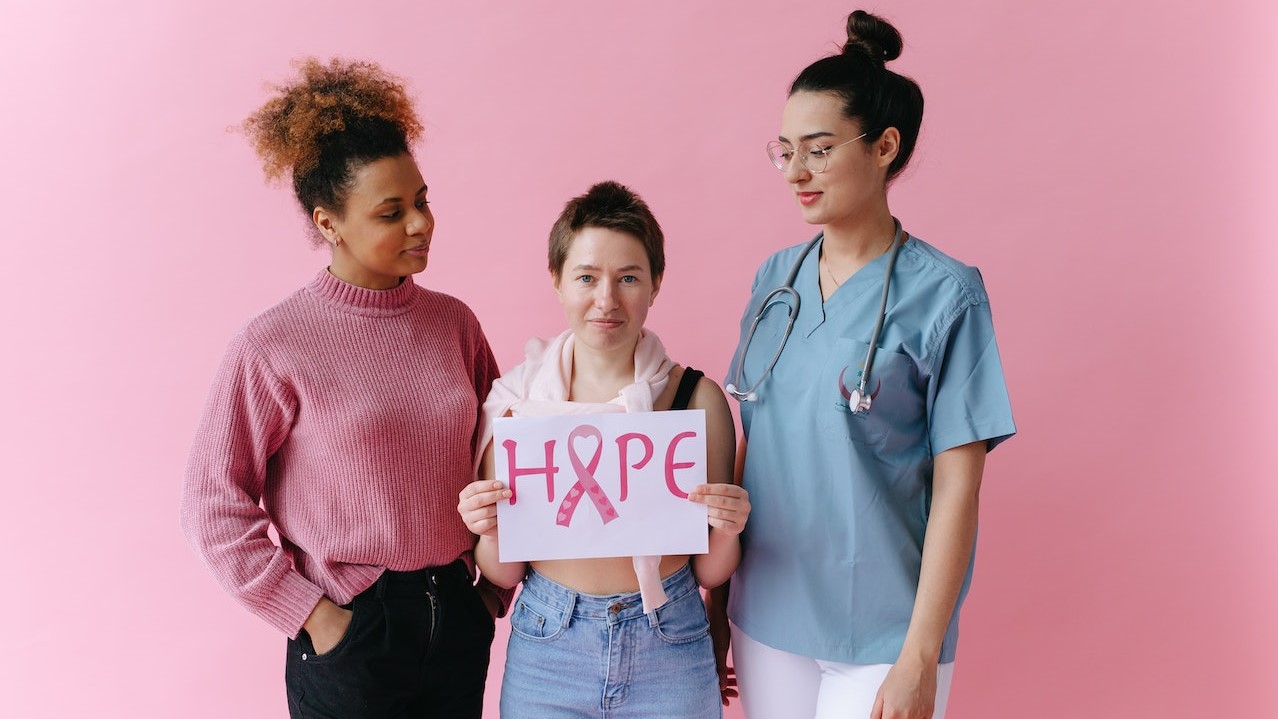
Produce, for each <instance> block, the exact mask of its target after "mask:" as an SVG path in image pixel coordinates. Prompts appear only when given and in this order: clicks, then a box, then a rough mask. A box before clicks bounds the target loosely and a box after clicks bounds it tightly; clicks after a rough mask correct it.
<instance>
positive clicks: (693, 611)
mask: <svg viewBox="0 0 1278 719" xmlns="http://www.w3.org/2000/svg"><path fill="white" fill-rule="evenodd" d="M656 614H657V621H656V623H655V626H656V630H657V635H658V636H660V637H661V639H662V640H663V641H664V642H666V643H667V644H687V643H688V642H695V641H697V640H698V639H702V638H704V637H706V636H709V634H710V620H708V619H707V618H706V605H705V604H704V603H703V602H702V601H701V592H699V591H693V592H688V593H687V594H685V595H684V596H682V597H680V598H678V599H676V600H674V601H671V602H667V603H666V604H665V605H663V606H661V607H659V608H658V609H657V612H656Z"/></svg>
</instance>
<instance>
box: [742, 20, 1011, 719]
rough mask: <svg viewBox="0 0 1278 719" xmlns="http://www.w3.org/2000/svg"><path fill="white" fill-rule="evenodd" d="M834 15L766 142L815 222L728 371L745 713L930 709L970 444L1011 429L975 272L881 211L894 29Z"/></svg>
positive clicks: (907, 126) (952, 640)
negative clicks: (734, 401) (737, 410)
mask: <svg viewBox="0 0 1278 719" xmlns="http://www.w3.org/2000/svg"><path fill="white" fill-rule="evenodd" d="M847 29H848V40H847V44H846V45H845V46H844V48H843V52H842V53H841V54H839V55H836V56H832V57H827V58H824V59H821V60H818V61H816V62H814V63H813V64H811V65H809V66H808V67H807V68H806V69H804V70H803V72H802V73H801V74H800V75H799V76H798V78H796V79H795V81H794V83H793V85H792V86H791V88H790V95H789V98H788V100H787V102H786V105H785V110H784V112H783V113H782V116H781V128H780V134H779V136H778V138H777V140H776V141H774V142H772V143H770V144H769V154H770V155H771V158H772V160H773V163H774V164H775V165H776V166H777V167H778V168H779V169H780V170H781V171H782V173H783V176H784V177H785V181H786V183H787V184H788V186H789V189H790V190H791V191H792V192H793V193H794V195H795V199H796V201H797V203H798V206H799V211H800V212H801V213H802V215H803V218H804V220H806V221H807V222H809V223H811V224H813V225H820V226H821V234H820V235H819V236H818V238H817V239H816V240H815V241H814V242H813V243H807V242H805V243H803V244H801V245H796V246H794V247H789V248H787V249H784V250H781V251H780V252H777V253H776V254H774V255H772V256H771V257H770V258H768V259H767V260H766V261H765V262H764V263H763V265H762V266H761V267H760V268H759V271H758V273H757V274H756V276H755V280H754V285H753V288H752V290H751V298H750V302H749V304H748V305H747V309H746V312H745V315H744V316H743V318H742V322H741V339H740V343H739V344H738V347H737V351H736V354H735V356H734V358H733V364H732V369H731V370H730V374H729V377H728V378H727V382H728V384H729V385H732V387H733V389H734V390H735V394H736V395H737V396H738V399H742V400H744V401H742V402H741V419H742V422H743V426H744V434H745V441H744V442H742V444H741V448H742V450H743V451H742V453H741V454H742V456H741V461H740V462H739V465H740V466H739V470H740V471H741V472H742V473H743V482H744V486H745V488H746V489H747V490H748V491H749V494H750V497H751V504H752V506H753V513H752V514H751V517H750V524H749V526H747V527H746V529H745V532H744V533H743V535H742V547H743V558H742V561H741V564H740V566H739V568H738V569H737V572H736V574H735V575H734V578H733V580H732V584H731V593H730V598H729V599H728V600H727V616H728V619H729V620H730V622H731V638H732V647H733V657H734V663H735V665H736V666H735V669H736V676H737V680H738V681H739V684H740V691H741V698H742V703H743V707H744V709H745V712H746V716H747V717H749V718H750V719H774V718H775V717H820V718H821V719H825V718H826V717H855V718H856V719H865V718H866V717H870V718H872V719H880V717H882V718H883V719H905V718H908V719H927V718H931V717H936V718H939V717H943V716H944V713H945V703H946V699H947V697H948V692H949V686H950V680H951V677H952V672H953V662H954V656H955V644H956V641H957V639H958V617H959V608H960V607H961V605H962V602H963V597H964V595H965V594H966V591H967V588H968V585H969V583H970V581H971V576H972V556H973V550H974V547H975V541H976V525H977V504H978V495H979V490H980V485H981V475H982V472H983V470H984V466H985V456H986V453H987V452H988V451H989V450H990V449H992V448H993V447H994V446H995V445H997V444H998V443H1000V442H1002V441H1003V440H1004V439H1007V438H1008V437H1010V436H1011V435H1012V434H1013V433H1014V432H1015V431H1016V428H1015V425H1014V424H1013V422H1012V415H1011V408H1010V405H1009V402H1008V397H1007V389H1006V386H1005V384H1004V380H1003V370H1002V365H1001V363H1000V360H999V355H998V348H997V346H996V344H995V340H994V329H993V322H992V319H991V315H990V303H989V298H988V297H987V295H986V293H985V288H984V285H983V284H982V281H981V276H980V273H979V272H978V271H977V270H976V269H975V268H972V267H968V266H966V265H963V264H962V263H960V262H957V261H955V260H953V259H951V258H950V257H948V256H946V255H944V254H942V253H941V252H940V251H939V250H937V249H936V248H934V247H932V246H931V245H930V244H928V243H926V242H924V241H922V240H920V239H919V238H917V237H914V236H912V235H910V234H909V233H908V232H901V231H900V228H899V226H898V225H897V224H896V222H895V221H894V218H893V216H892V213H891V212H890V210H889V208H888V200H887V189H888V187H889V185H890V184H891V182H892V181H893V179H894V178H896V177H897V176H898V175H899V174H900V172H901V171H902V170H903V169H904V168H905V166H906V164H907V163H908V162H909V159H910V154H911V153H912V151H913V149H914V144H915V140H916V139H917V137H918V132H919V125H920V123H921V121H922V115H923V96H922V93H921V92H920V91H919V88H918V86H917V85H916V84H915V83H914V81H912V80H910V79H909V78H906V77H903V76H901V75H898V74H896V73H894V72H892V71H891V70H889V69H887V68H885V66H884V63H886V62H889V61H891V60H893V59H895V58H896V57H897V56H898V55H900V52H901V44H902V43H901V37H900V35H899V34H898V33H897V31H896V29H895V28H893V27H892V26H891V25H889V24H888V23H886V22H884V21H883V20H881V19H879V18H877V17H875V16H873V15H869V14H867V13H864V12H862V11H857V12H854V13H852V15H851V16H849V18H848V27H847ZM889 268H890V280H889V279H888V276H889ZM790 278H792V283H791V284H792V287H793V294H790V293H787V292H781V293H772V290H774V289H775V288H777V287H779V286H786V285H787V279H790ZM885 281H887V286H888V291H887V295H886V301H885V304H881V303H883V302H884V300H883V296H884V286H885ZM769 294H771V297H769ZM796 296H797V297H796ZM796 305H797V306H798V311H797V313H794V307H795V306H796ZM881 306H883V307H884V308H885V311H884V313H883V320H882V327H881V331H879V332H878V333H877V342H875V334H876V331H875V325H876V323H877V322H878V320H879V318H880V307H881ZM791 314H793V315H794V316H793V324H792V325H791V326H789V327H787V324H788V323H789V321H790V316H789V315H791ZM756 318H757V324H756ZM871 342H875V347H876V350H875V353H874V356H873V361H872V365H871V367H870V372H869V375H868V377H865V383H864V385H861V382H860V380H861V379H862V373H863V372H864V370H865V361H866V359H867V351H868V349H869V346H870V343H871ZM778 347H780V348H781V351H780V354H779V355H777V354H776V353H777V349H778ZM774 358H775V364H773V361H774ZM770 365H771V367H770V368H769V366H770ZM858 390H863V393H864V394H865V395H867V396H868V397H869V398H870V402H869V404H870V406H869V408H868V410H866V411H856V410H857V404H858V403H857V401H856V400H857V396H858ZM721 598H722V597H721V596H720V597H719V599H721ZM723 666H724V665H723V663H722V662H721V667H723ZM723 671H724V670H721V684H722V685H726V684H728V683H730V680H727V679H726V677H724V676H723ZM730 693H731V690H730V689H727V688H726V686H725V694H730Z"/></svg>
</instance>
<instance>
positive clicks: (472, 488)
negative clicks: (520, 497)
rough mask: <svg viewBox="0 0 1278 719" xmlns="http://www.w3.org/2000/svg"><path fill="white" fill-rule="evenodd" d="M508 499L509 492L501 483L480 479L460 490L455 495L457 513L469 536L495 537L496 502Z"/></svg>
mask: <svg viewBox="0 0 1278 719" xmlns="http://www.w3.org/2000/svg"><path fill="white" fill-rule="evenodd" d="M509 498H510V490H509V489H506V485H504V484H502V483H501V482H494V481H493V480H491V479H481V480H479V481H476V482H471V483H470V484H468V485H466V486H465V487H463V488H462V491H461V493H460V494H458V495H457V512H458V513H459V514H461V517H462V521H463V522H465V523H466V528H467V529H469V530H470V532H471V534H477V535H479V536H481V537H483V536H489V537H495V536H497V502H498V501H500V500H503V499H509Z"/></svg>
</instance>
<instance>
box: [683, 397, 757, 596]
mask: <svg viewBox="0 0 1278 719" xmlns="http://www.w3.org/2000/svg"><path fill="white" fill-rule="evenodd" d="M689 407H690V408H691V409H701V410H705V413H706V440H707V441H706V478H707V479H708V480H709V483H708V484H702V485H698V486H697V487H695V488H693V490H692V491H691V492H689V493H688V499H689V500H691V501H693V502H698V503H700V504H704V505H706V510H707V521H708V522H709V524H710V551H709V552H708V553H706V554H701V555H697V556H695V557H693V558H692V571H693V573H694V574H695V575H696V577H697V582H698V583H699V584H701V586H703V587H705V588H707V589H712V588H714V587H717V586H719V585H721V584H723V583H724V582H726V581H728V578H729V577H731V576H732V573H733V572H734V571H736V569H737V563H738V562H740V561H741V530H742V529H744V528H745V523H746V519H748V518H749V516H750V498H749V496H748V495H747V494H746V491H745V490H744V489H743V488H741V486H740V485H738V484H737V483H735V482H734V481H733V476H732V474H733V473H732V467H733V462H734V457H735V454H736V431H735V428H734V427H733V423H732V412H731V411H730V410H729V409H728V402H727V400H726V399H724V396H723V392H722V391H721V390H720V389H719V386H718V385H717V384H715V383H714V382H712V381H710V380H708V379H705V378H704V377H703V378H702V379H701V381H700V382H699V383H698V384H697V389H696V391H695V392H694V393H693V395H692V401H691V402H690V403H689Z"/></svg>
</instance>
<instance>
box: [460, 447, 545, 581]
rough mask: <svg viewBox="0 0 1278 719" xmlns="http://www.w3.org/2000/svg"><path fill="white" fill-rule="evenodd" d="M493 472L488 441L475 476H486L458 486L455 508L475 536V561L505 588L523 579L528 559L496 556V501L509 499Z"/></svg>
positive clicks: (487, 575) (488, 576)
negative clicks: (515, 559) (503, 558)
mask: <svg viewBox="0 0 1278 719" xmlns="http://www.w3.org/2000/svg"><path fill="white" fill-rule="evenodd" d="M493 475H494V472H493V445H492V442H489V443H488V447H487V448H485V449H484V458H483V460H481V461H480V463H479V476H480V477H485V478H486V479H478V480H476V481H474V482H471V483H470V484H468V485H466V486H465V487H464V488H462V491H461V493H460V494H458V496H457V499H458V502H457V511H458V512H459V513H460V514H461V516H462V521H463V522H465V523H466V528H467V529H469V530H470V531H471V533H472V534H476V535H478V536H479V541H478V542H477V543H476V544H475V565H476V566H478V567H479V571H480V572H482V573H483V575H484V576H485V577H486V578H487V579H488V581H489V582H492V583H493V584H494V585H496V586H498V587H504V588H507V589H509V588H511V587H514V586H515V585H516V584H519V582H520V581H522V580H523V578H524V573H525V572H527V571H528V563H527V562H502V561H501V560H499V559H498V558H497V557H498V549H499V545H498V542H497V502H499V501H501V500H503V499H510V490H509V489H507V488H506V486H505V485H503V484H502V483H501V482H498V481H497V480H495V479H492V477H493Z"/></svg>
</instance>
